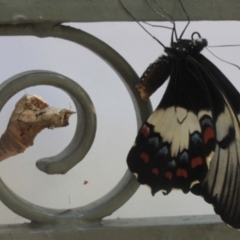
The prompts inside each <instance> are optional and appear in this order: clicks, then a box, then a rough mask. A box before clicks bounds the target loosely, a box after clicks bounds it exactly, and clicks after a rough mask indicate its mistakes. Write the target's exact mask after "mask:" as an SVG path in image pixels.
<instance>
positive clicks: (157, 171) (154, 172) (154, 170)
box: [152, 168, 159, 176]
mask: <svg viewBox="0 0 240 240" xmlns="http://www.w3.org/2000/svg"><path fill="white" fill-rule="evenodd" d="M152 173H153V174H154V175H156V176H158V175H159V170H158V168H153V169H152Z"/></svg>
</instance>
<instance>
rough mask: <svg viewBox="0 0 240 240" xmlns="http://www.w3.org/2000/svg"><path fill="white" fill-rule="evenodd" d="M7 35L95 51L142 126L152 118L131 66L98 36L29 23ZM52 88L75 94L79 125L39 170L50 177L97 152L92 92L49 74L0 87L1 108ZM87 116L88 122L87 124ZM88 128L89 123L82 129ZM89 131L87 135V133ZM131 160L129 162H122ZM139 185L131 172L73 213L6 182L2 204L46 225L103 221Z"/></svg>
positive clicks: (0, 190)
mask: <svg viewBox="0 0 240 240" xmlns="http://www.w3.org/2000/svg"><path fill="white" fill-rule="evenodd" d="M0 35H2V36H16V35H17V36H24V35H29V36H38V37H58V38H62V39H66V40H69V41H72V42H75V43H78V44H80V45H82V46H85V47H86V48H88V49H90V50H91V51H92V52H94V53H95V54H97V55H99V56H100V57H101V58H102V59H103V60H104V61H106V62H107V63H108V64H109V65H110V66H111V67H112V68H113V69H114V70H115V72H116V73H117V74H118V75H119V77H120V78H121V79H122V81H123V83H124V84H125V86H126V88H127V89H128V92H129V94H130V95H131V98H132V101H133V104H134V108H135V112H136V117H137V123H138V127H140V125H141V124H142V122H143V121H144V120H145V119H146V118H147V117H148V116H149V114H150V113H151V111H152V109H151V105H150V103H149V102H143V101H142V100H141V99H140V97H139V95H138V93H137V91H136V89H135V84H136V82H137V81H138V76H137V75H136V73H135V72H134V70H133V69H132V68H131V67H130V65H129V64H128V63H127V62H126V61H125V60H124V59H123V58H122V57H121V56H120V55H119V54H118V53H117V52H116V51H114V50H113V49H112V48H111V47H109V46H108V45H107V44H105V43H103V42H102V41H100V40H99V39H97V38H95V37H94V36H92V35H90V34H88V33H86V32H83V31H81V30H77V29H74V28H71V27H66V26H61V25H58V26H53V25H50V24H37V25H33V24H31V25H30V24H29V25H28V24H24V25H8V26H6V25H5V26H0ZM40 84H41V85H51V86H55V87H58V88H61V89H62V90H64V91H65V92H67V93H68V94H69V96H70V97H71V98H72V100H73V102H74V104H75V105H76V109H77V114H78V124H77V128H76V132H75V135H74V137H73V140H72V141H71V143H70V144H69V145H68V146H67V147H66V148H65V149H64V150H63V151H62V152H61V153H60V154H58V155H57V156H55V157H52V158H45V159H40V160H39V161H38V162H37V167H38V168H39V169H40V170H41V171H44V172H46V173H48V174H54V173H66V172H67V171H68V170H69V169H71V168H72V167H73V166H74V165H76V164H77V163H78V162H79V161H80V160H81V159H83V158H84V156H85V154H86V153H87V151H88V150H89V148H90V147H91V144H92V141H93V138H94V136H95V129H96V123H95V121H96V118H95V114H94V113H93V104H92V102H91V100H90V98H89V97H88V95H87V94H86V92H85V91H84V90H83V89H82V88H81V87H80V86H79V85H78V84H77V83H75V82H74V81H72V80H70V79H68V78H66V77H64V76H62V75H60V74H57V73H53V72H49V71H32V72H26V73H22V74H20V75H17V76H15V77H13V78H11V79H9V80H7V81H6V82H4V83H3V84H2V85H1V86H0V96H1V97H0V109H1V108H2V107H3V106H4V104H5V103H6V102H7V101H8V100H9V99H10V98H11V96H13V95H14V94H15V93H16V92H18V91H20V90H22V89H24V88H26V87H29V86H36V85H40ZM82 116H84V118H85V119H87V121H84V120H83V121H82V119H84V118H82ZM82 124H83V125H84V124H86V125H85V127H82ZM83 129H85V130H83ZM119 161H125V159H119ZM138 186H139V184H138V183H137V181H136V180H135V178H134V177H133V176H132V174H131V173H130V172H129V171H127V172H126V173H125V175H124V176H123V178H122V179H121V180H120V182H119V183H118V184H117V185H116V186H115V187H114V188H113V189H112V190H111V191H110V192H109V193H107V194H106V195H105V196H103V197H102V198H100V199H98V200H96V201H94V202H92V203H90V204H88V205H86V206H83V207H78V208H74V209H68V210H57V209H49V208H44V207H40V206H37V205H34V204H32V203H30V202H28V201H26V200H24V199H22V198H21V197H19V196H18V195H16V194H15V193H14V192H12V191H11V190H10V189H9V188H8V187H7V186H6V185H5V184H4V182H3V181H2V180H1V179H0V200H1V201H2V202H3V203H4V204H5V205H6V206H7V207H9V208H10V209H11V210H12V211H14V212H15V213H17V214H19V215H21V216H23V217H25V218H27V219H30V220H32V221H33V222H35V223H40V224H41V223H42V224H60V223H66V222H67V223H71V224H73V222H75V223H84V222H92V221H94V222H97V221H100V220H101V219H102V218H104V217H105V216H108V215H110V214H112V213H113V212H114V211H115V210H117V209H118V208H120V207H121V206H122V205H123V204H124V203H125V202H126V201H127V200H128V199H130V198H131V196H132V195H133V194H134V193H135V191H136V190H137V188H138Z"/></svg>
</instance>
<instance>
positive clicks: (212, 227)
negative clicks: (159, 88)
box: [0, 0, 240, 239]
mask: <svg viewBox="0 0 240 240" xmlns="http://www.w3.org/2000/svg"><path fill="white" fill-rule="evenodd" d="M125 2H126V3H127V4H129V8H130V9H132V11H133V14H134V15H135V16H136V17H137V18H138V19H139V20H156V15H155V14H154V13H152V12H151V11H149V10H148V11H145V9H148V8H146V3H145V1H140V0H139V1H137V0H134V1H128V2H127V1H125ZM173 2H174V1H165V3H166V5H167V6H168V9H174V15H175V18H176V20H182V19H185V16H184V14H183V13H182V12H181V11H176V9H175V7H174V3H173ZM193 3H194V4H193ZM106 4H107V7H108V8H106ZM185 4H186V5H187V6H188V7H189V8H192V9H194V10H193V12H192V15H191V19H192V20H203V19H204V20H220V19H221V20H239V19H240V14H239V10H240V6H239V5H238V4H237V1H236V0H231V1H228V2H227V3H226V2H225V1H218V11H211V9H212V10H213V8H214V7H216V5H214V4H213V2H210V1H208V0H204V1H190V0H188V1H186V3H185ZM204 4H205V5H204ZM225 4H227V5H228V11H221V9H224V7H225V6H226V5H225ZM196 5H197V6H196ZM66 6H67V7H66ZM200 6H201V9H205V10H206V11H201V9H200V10H199V8H200ZM204 6H206V8H204ZM53 9H54V13H55V14H52V11H53ZM106 9H107V10H106ZM224 10H225V9H224ZM134 11H135V12H134ZM91 12H94V14H93V15H91ZM143 12H144V14H143ZM229 12H231V14H229ZM86 13H87V14H86ZM128 20H131V19H130V18H129V16H128V15H127V14H126V12H125V11H124V10H123V9H122V8H121V6H120V4H119V2H118V1H117V0H112V1H103V0H93V1H83V0H81V1H79V0H68V1H67V0H66V1H63V0H61V1H60V0H56V1H45V0H44V1H41V4H39V1H37V0H34V1H28V0H26V1H19V0H13V1H8V2H6V1H3V0H0V24H1V25H0V35H1V36H36V37H40V38H44V37H55V38H61V39H65V40H68V41H71V42H75V43H77V44H79V45H82V46H84V47H86V48H88V49H89V50H91V51H92V52H93V53H95V54H97V55H98V56H100V57H101V58H102V59H103V60H104V61H106V62H107V63H108V64H109V65H110V66H111V67H112V68H113V70H114V71H115V72H116V73H117V74H118V75H119V76H120V78H121V79H122V81H123V83H124V84H125V86H126V88H127V90H128V92H129V94H130V96H131V98H132V102H133V104H134V108H135V112H136V117H137V122H138V125H139V126H140V125H141V123H142V122H143V121H144V119H146V118H147V116H149V114H150V113H151V111H152V109H151V105H150V102H143V101H141V99H140V97H139V94H138V93H137V91H136V89H135V84H136V82H137V81H138V76H137V74H136V73H135V72H134V70H133V69H132V68H131V66H130V65H129V64H128V63H127V62H126V60H125V59H123V58H122V57H121V56H120V55H119V54H118V53H117V52H116V51H115V50H114V49H112V48H111V47H110V46H108V45H107V44H105V43H104V42H102V41H101V40H99V39H97V38H96V37H94V36H92V35H90V34H88V33H86V32H84V31H81V30H78V29H75V28H73V27H67V26H63V25H61V24H60V23H63V22H82V21H83V22H88V21H128ZM158 20H159V19H158ZM36 85H50V86H54V87H57V88H60V89H62V90H63V91H65V92H66V93H67V94H68V95H69V96H70V98H71V99H72V100H73V102H74V104H75V105H76V109H77V116H78V120H77V128H76V132H75V135H74V137H73V139H72V141H71V143H70V144H69V145H68V146H67V147H66V148H65V149H64V150H63V151H62V152H61V153H60V154H58V155H57V156H55V157H52V158H44V159H40V160H39V161H38V162H37V167H38V168H39V170H41V171H44V172H46V173H48V174H55V173H60V174H63V173H66V172H67V171H68V170H70V169H71V168H72V167H73V166H75V165H76V164H77V163H78V162H80V161H81V160H82V159H83V158H84V156H85V155H86V153H87V152H88V150H89V149H90V147H91V145H92V142H93V140H94V136H95V131H96V116H95V111H94V105H93V103H92V101H91V99H90V97H89V96H88V94H87V93H86V92H85V91H84V89H83V88H82V87H81V86H80V85H79V84H77V83H76V82H74V81H73V80H71V79H69V78H67V77H66V76H63V75H61V74H58V73H55V72H50V71H30V72H24V73H20V74H19V75H16V76H13V77H12V78H11V79H8V80H7V81H5V82H4V83H2V84H1V86H0V96H1V97H0V109H2V108H3V106H4V105H5V104H6V102H7V101H8V100H9V99H10V98H11V97H12V96H13V95H14V94H16V93H17V92H19V91H21V90H22V89H25V88H27V87H30V86H36ZM80 126H84V128H83V127H80ZM138 186H139V184H138V183H137V181H136V180H135V178H133V177H132V174H131V173H130V172H128V171H127V172H126V173H125V175H124V176H123V178H122V179H121V180H120V181H119V183H118V184H117V185H116V186H115V187H114V188H113V189H112V190H110V191H109V193H107V194H106V195H105V196H103V197H102V198H100V199H98V200H96V201H94V202H92V203H90V204H88V205H86V206H82V207H78V208H74V209H66V210H56V209H50V208H44V207H41V206H37V205H35V204H32V203H30V202H28V201H26V200H25V199H22V198H21V197H19V196H18V195H17V194H15V193H14V192H13V191H12V190H11V189H9V188H8V187H7V185H6V184H5V183H4V182H3V181H2V180H0V200H1V201H2V202H3V203H4V204H5V205H6V206H7V207H8V208H9V209H11V210H12V211H14V212H15V213H16V214H18V215H20V216H23V217H24V218H27V219H29V220H30V221H31V223H29V224H20V225H10V226H1V228H0V238H1V239H46V238H47V239H113V238H114V239H146V237H148V239H193V238H196V239H208V236H209V239H210V238H211V239H226V238H231V239H238V238H239V235H238V233H237V231H235V230H232V229H230V228H228V227H226V226H225V225H224V224H223V223H221V221H220V220H219V218H218V217H214V216H206V217H203V216H199V217H192V216H190V217H171V218H154V219H150V218H147V219H142V220H141V219H125V220H104V221H102V219H103V218H104V217H106V216H108V215H110V214H111V213H113V212H114V211H116V210H117V209H118V208H120V207H121V206H122V205H123V204H124V203H125V202H126V201H128V200H129V199H130V198H131V197H132V195H133V194H134V193H135V191H136V190H137V188H138ZM179 232H181V235H179V234H180V233H179ZM201 234H202V235H201ZM230 234H231V235H230ZM230 236H232V237H230Z"/></svg>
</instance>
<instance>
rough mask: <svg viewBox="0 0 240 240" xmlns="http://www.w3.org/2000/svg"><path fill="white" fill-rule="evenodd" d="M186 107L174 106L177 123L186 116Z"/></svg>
mask: <svg viewBox="0 0 240 240" xmlns="http://www.w3.org/2000/svg"><path fill="white" fill-rule="evenodd" d="M187 113H188V112H187V109H185V108H182V107H176V115H177V119H178V121H179V123H182V122H183V121H184V119H185V118H186V117H187Z"/></svg>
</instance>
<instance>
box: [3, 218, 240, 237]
mask: <svg viewBox="0 0 240 240" xmlns="http://www.w3.org/2000/svg"><path fill="white" fill-rule="evenodd" d="M0 238H1V240H13V239H16V240H27V239H34V240H42V239H46V240H69V239H74V240H75V239H80V240H81V239H82V240H113V239H114V240H170V239H174V240H193V239H194V240H226V239H231V240H239V238H240V232H239V231H236V230H235V229H232V228H230V227H228V226H227V225H225V224H223V223H221V222H220V221H219V219H218V217H217V216H212V215H207V216H182V217H164V218H145V219H144V218H143V219H117V220H104V221H102V223H101V224H96V225H85V226H81V227H80V226H74V225H69V224H66V225H65V226H55V227H52V226H42V227H40V228H36V227H35V228H34V226H31V225H28V224H22V225H6V226H1V227H0Z"/></svg>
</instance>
